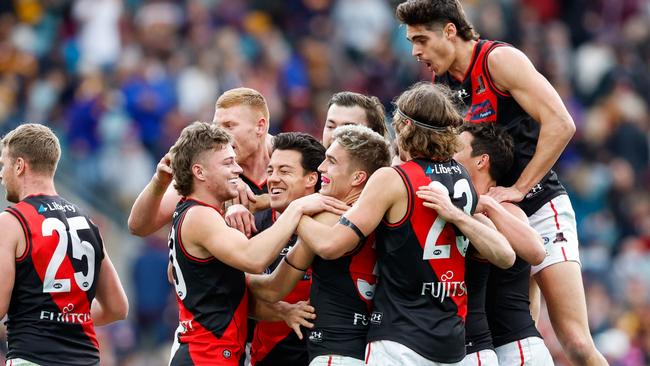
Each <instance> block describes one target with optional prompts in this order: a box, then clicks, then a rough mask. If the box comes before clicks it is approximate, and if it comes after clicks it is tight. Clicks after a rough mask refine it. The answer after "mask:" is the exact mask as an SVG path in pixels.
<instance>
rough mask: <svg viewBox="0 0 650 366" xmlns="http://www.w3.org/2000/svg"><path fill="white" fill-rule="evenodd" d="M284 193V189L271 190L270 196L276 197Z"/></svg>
mask: <svg viewBox="0 0 650 366" xmlns="http://www.w3.org/2000/svg"><path fill="white" fill-rule="evenodd" d="M284 191H286V189H284V188H271V195H278V194H281V193H283V192H284Z"/></svg>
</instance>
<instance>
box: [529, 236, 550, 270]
mask: <svg viewBox="0 0 650 366" xmlns="http://www.w3.org/2000/svg"><path fill="white" fill-rule="evenodd" d="M534 248H535V250H534V252H533V255H532V256H531V258H530V261H529V263H530V264H531V265H533V266H537V265H540V264H541V263H542V262H543V261H544V259H545V258H546V249H544V245H543V244H542V241H541V239H540V240H537V241H536V242H535V246H534Z"/></svg>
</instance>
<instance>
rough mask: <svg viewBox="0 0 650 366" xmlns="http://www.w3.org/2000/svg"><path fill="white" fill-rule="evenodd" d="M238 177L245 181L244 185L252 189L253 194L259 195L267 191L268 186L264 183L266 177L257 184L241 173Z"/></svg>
mask: <svg viewBox="0 0 650 366" xmlns="http://www.w3.org/2000/svg"><path fill="white" fill-rule="evenodd" d="M239 178H240V179H241V180H242V181H243V182H244V183H246V185H247V186H248V187H249V188H250V189H251V191H253V193H254V194H255V195H257V196H259V195H260V194H264V193H269V188H268V186H267V185H266V179H265V180H264V182H262V183H260V184H257V183H255V182H253V181H252V180H251V179H250V178H248V177H247V176H245V175H243V174H240V175H239Z"/></svg>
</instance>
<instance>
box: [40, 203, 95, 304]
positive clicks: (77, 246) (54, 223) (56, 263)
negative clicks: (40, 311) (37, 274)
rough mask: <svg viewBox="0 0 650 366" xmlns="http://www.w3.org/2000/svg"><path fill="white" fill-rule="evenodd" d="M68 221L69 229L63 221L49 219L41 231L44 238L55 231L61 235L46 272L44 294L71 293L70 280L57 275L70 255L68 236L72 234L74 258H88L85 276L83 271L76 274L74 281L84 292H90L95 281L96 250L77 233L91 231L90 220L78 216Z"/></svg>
mask: <svg viewBox="0 0 650 366" xmlns="http://www.w3.org/2000/svg"><path fill="white" fill-rule="evenodd" d="M67 221H68V226H69V229H67V228H66V227H65V224H64V223H63V221H61V220H60V219H58V218H56V217H48V218H47V219H45V220H44V221H43V225H42V229H41V231H42V233H43V236H52V234H53V233H54V232H55V231H56V233H57V234H58V235H59V242H58V243H57V245H56V249H55V250H54V254H52V258H51V259H50V263H49V264H48V265H47V269H46V270H45V277H44V278H43V292H70V279H69V278H60V279H57V278H56V273H57V272H58V271H59V267H61V264H62V263H63V260H64V259H65V257H66V255H67V254H68V234H70V239H71V241H72V257H73V258H74V259H78V260H82V259H83V258H84V257H86V262H87V264H88V267H87V268H88V269H87V272H86V274H85V275H84V274H83V272H82V271H77V272H75V273H74V280H75V282H76V283H77V286H79V288H80V289H82V290H83V291H88V290H89V289H90V288H91V287H92V285H93V281H94V280H95V248H93V246H92V245H91V244H90V243H89V242H87V241H85V240H81V238H79V233H77V231H79V230H87V229H90V225H88V220H86V218H85V217H83V216H76V217H69V218H68V219H67Z"/></svg>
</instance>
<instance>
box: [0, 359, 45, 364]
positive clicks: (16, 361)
mask: <svg viewBox="0 0 650 366" xmlns="http://www.w3.org/2000/svg"><path fill="white" fill-rule="evenodd" d="M5 366H40V365H39V364H37V363H33V362H32V361H27V360H23V359H22V358H12V359H11V360H7V362H5Z"/></svg>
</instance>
